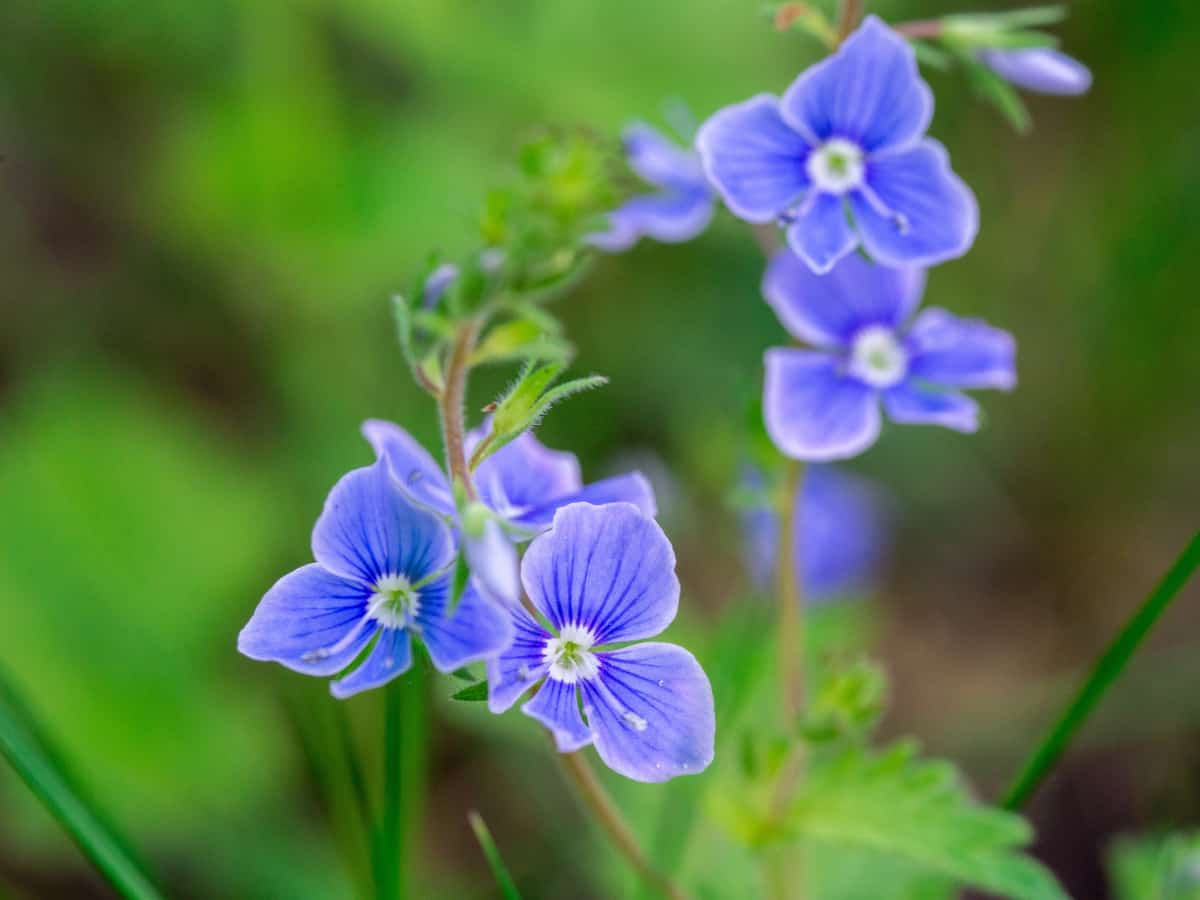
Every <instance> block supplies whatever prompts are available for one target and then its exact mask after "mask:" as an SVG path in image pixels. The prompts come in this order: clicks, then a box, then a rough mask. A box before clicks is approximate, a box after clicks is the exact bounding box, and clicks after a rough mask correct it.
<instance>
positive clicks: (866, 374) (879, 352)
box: [850, 325, 908, 389]
mask: <svg viewBox="0 0 1200 900" xmlns="http://www.w3.org/2000/svg"><path fill="white" fill-rule="evenodd" d="M907 373H908V352H907V351H906V350H905V349H904V346H903V345H902V344H901V343H900V341H899V340H897V338H896V333H895V332H894V331H892V329H890V328H888V327H886V326H884V325H868V326H867V327H866V328H864V329H862V331H860V332H859V333H858V334H857V335H855V336H854V344H853V345H852V347H851V350H850V374H851V375H853V376H854V377H855V378H857V379H858V380H859V381H862V382H865V383H866V384H869V385H870V386H871V387H874V388H881V389H882V388H890V387H893V386H894V385H896V384H899V383H900V382H901V381H903V380H904V376H905V375H906V374H907Z"/></svg>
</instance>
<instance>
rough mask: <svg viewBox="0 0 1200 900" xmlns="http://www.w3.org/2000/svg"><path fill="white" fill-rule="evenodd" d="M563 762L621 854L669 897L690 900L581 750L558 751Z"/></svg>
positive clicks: (573, 781)
mask: <svg viewBox="0 0 1200 900" xmlns="http://www.w3.org/2000/svg"><path fill="white" fill-rule="evenodd" d="M556 755H557V756H558V758H559V759H560V760H561V761H562V765H563V770H564V771H565V772H566V773H567V776H568V777H569V778H570V779H571V783H572V784H574V785H575V789H576V790H577V791H578V793H579V796H580V798H581V799H582V800H583V802H584V804H585V805H586V806H587V808H588V811H589V812H590V813H591V814H592V817H593V818H594V819H595V820H596V821H597V822H599V823H600V825H601V826H602V827H603V828H604V830H605V831H606V832H607V833H608V837H609V839H610V840H611V841H612V842H613V845H614V846H615V847H616V848H617V850H619V851H620V853H621V855H622V856H624V857H625V859H626V860H627V861H628V862H629V864H630V865H631V866H633V868H634V869H635V870H636V871H637V873H638V874H639V875H641V876H642V878H643V879H645V881H646V882H647V883H648V884H650V885H652V886H654V887H655V888H657V889H658V890H659V891H661V892H662V893H663V895H664V896H666V897H669V898H670V900H687V895H686V894H685V893H684V892H683V891H682V890H681V889H680V888H679V886H678V885H676V884H675V882H673V881H672V880H671V879H670V878H668V877H667V876H666V875H664V874H663V873H662V872H659V871H658V870H657V869H656V868H654V866H653V865H652V864H651V863H650V860H649V859H648V858H647V857H646V854H645V852H643V850H642V847H641V845H640V844H639V843H638V840H637V838H636V837H635V836H634V834H633V831H632V830H630V828H629V826H628V825H627V824H626V823H625V820H624V818H622V816H621V813H620V811H619V810H618V809H617V807H616V804H614V803H613V801H612V797H610V796H609V795H608V791H606V790H605V789H604V785H602V784H601V783H600V780H599V779H598V778H596V773H595V772H593V771H592V767H591V766H590V765H588V761H587V760H586V759H584V757H583V755H582V754H581V753H557V754H556Z"/></svg>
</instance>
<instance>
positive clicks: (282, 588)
mask: <svg viewBox="0 0 1200 900" xmlns="http://www.w3.org/2000/svg"><path fill="white" fill-rule="evenodd" d="M370 595H371V591H370V588H368V587H367V586H366V585H364V584H361V583H360V582H358V581H353V580H350V579H347V578H342V577H341V576H340V575H335V574H333V573H332V572H330V571H328V570H327V569H325V568H324V567H323V566H320V565H317V564H316V563H309V564H308V565H307V566H301V567H300V568H299V569H296V571H294V572H289V573H288V574H287V575H284V576H283V577H282V578H280V579H279V580H278V581H277V582H275V585H274V586H273V587H272V588H271V589H270V590H269V591H267V593H266V595H265V596H264V597H263V598H262V600H261V601H260V602H259V604H258V608H257V609H255V610H254V615H252V616H251V617H250V621H249V622H247V623H246V626H245V627H244V628H243V629H242V631H241V634H239V635H238V650H239V651H240V652H241V653H243V654H244V655H246V656H248V657H250V658H251V659H258V660H266V661H271V662H278V663H282V664H283V665H285V666H287V667H288V668H289V669H294V670H295V671H297V672H303V673H305V674H306V675H332V674H334V673H335V672H340V671H341V670H342V669H344V668H345V667H346V666H348V665H349V664H350V663H351V662H353V661H354V658H355V657H356V656H358V654H359V652H360V651H361V650H362V648H363V647H364V646H365V645H366V643H367V641H368V640H370V639H371V636H372V635H373V634H374V633H375V625H374V623H373V622H369V621H366V614H367V601H368V598H369V597H370Z"/></svg>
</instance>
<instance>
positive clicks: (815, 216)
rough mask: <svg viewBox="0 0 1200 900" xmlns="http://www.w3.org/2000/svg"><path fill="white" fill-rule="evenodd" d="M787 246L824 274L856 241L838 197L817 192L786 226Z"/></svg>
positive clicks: (813, 268) (841, 201)
mask: <svg viewBox="0 0 1200 900" xmlns="http://www.w3.org/2000/svg"><path fill="white" fill-rule="evenodd" d="M787 239H788V246H789V247H791V249H792V250H793V251H795V253H796V254H798V255H799V257H800V259H802V260H804V262H805V263H807V264H808V267H809V268H811V269H812V270H813V271H814V272H816V273H818V274H821V275H823V274H825V273H826V272H828V271H829V270H830V269H832V268H833V266H834V264H835V263H837V261H838V260H840V259H842V258H844V257H845V256H846V254H847V253H849V252H850V251H851V250H853V249H854V248H855V246H857V244H858V236H857V235H856V234H855V233H854V229H853V228H851V227H850V221H849V219H848V218H847V216H846V207H845V205H844V202H843V200H842V198H841V197H838V196H835V195H833V194H818V195H817V196H816V197H815V198H814V199H813V202H812V203H811V204H808V205H807V207H806V208H805V209H803V210H802V211H801V213H800V215H799V216H798V217H797V219H796V221H795V222H793V223H792V224H791V225H790V226H789V227H788V230H787Z"/></svg>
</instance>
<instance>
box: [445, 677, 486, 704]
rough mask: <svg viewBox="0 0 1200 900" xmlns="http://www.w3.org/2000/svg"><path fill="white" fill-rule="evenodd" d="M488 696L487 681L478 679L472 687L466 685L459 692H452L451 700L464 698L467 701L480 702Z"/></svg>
mask: <svg viewBox="0 0 1200 900" xmlns="http://www.w3.org/2000/svg"><path fill="white" fill-rule="evenodd" d="M487 698H488V683H487V682H486V681H477V682H475V684H473V685H471V686H470V687H465V688H463V689H462V690H461V691H458V692H457V693H454V694H451V695H450V699H451V700H462V701H463V702H465V703H480V702H482V701H484V700H486V699H487Z"/></svg>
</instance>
